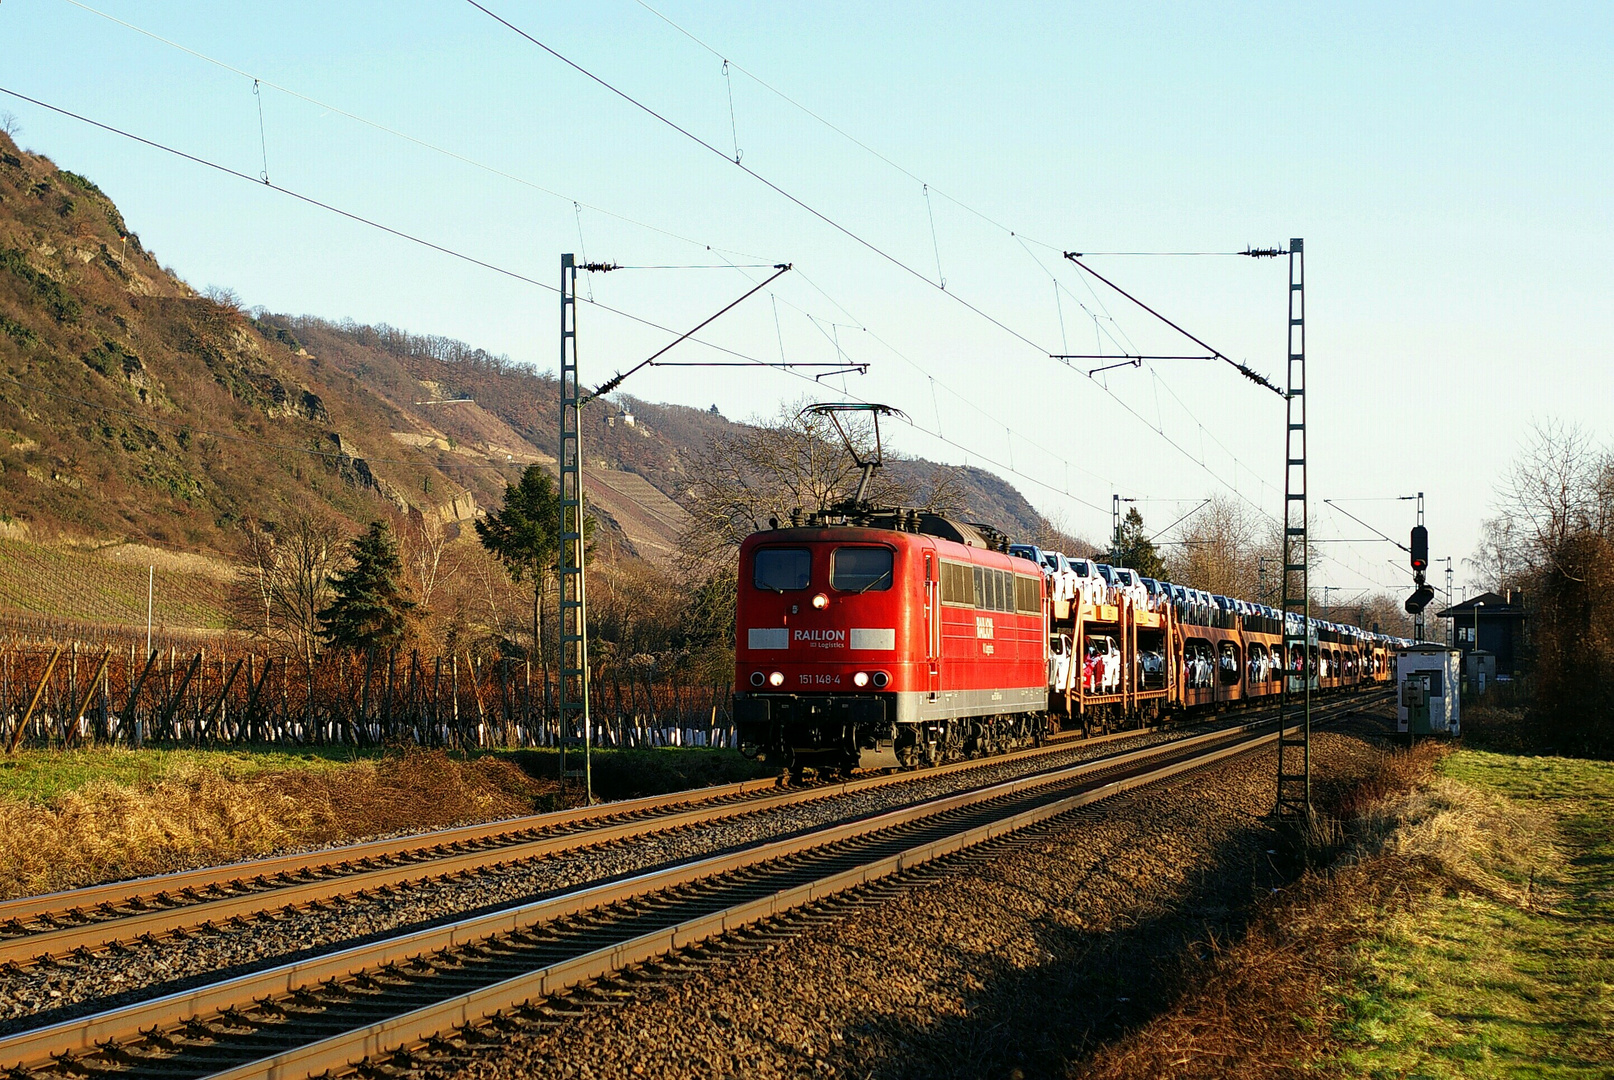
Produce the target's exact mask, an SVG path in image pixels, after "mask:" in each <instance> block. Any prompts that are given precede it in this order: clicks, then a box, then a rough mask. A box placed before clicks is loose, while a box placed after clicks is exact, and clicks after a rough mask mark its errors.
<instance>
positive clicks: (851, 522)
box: [734, 490, 1407, 771]
mask: <svg viewBox="0 0 1614 1080" xmlns="http://www.w3.org/2000/svg"><path fill="white" fill-rule="evenodd" d="M860 494H861V490H860ZM852 506H853V508H852V509H851V510H850V512H848V511H847V510H846V509H844V508H843V510H842V511H840V512H837V513H823V514H814V515H811V516H809V517H806V518H805V519H804V518H802V517H801V516H800V515H796V516H795V518H794V520H793V521H792V522H791V523H790V524H789V525H786V526H783V527H779V526H778V524H777V523H774V527H773V528H770V529H767V530H764V531H761V532H758V533H754V534H753V535H751V536H750V537H748V538H747V539H746V540H745V541H744V543H743V544H742V545H741V548H740V563H739V593H738V600H737V605H736V621H735V627H736V638H737V640H736V647H735V692H734V717H735V721H736V726H737V729H738V732H737V733H738V738H739V742H740V746H741V749H742V750H743V751H744V752H745V753H747V754H748V755H750V756H752V757H756V758H759V759H761V760H763V761H765V762H767V763H768V764H771V765H776V766H777V767H779V768H780V769H791V770H796V771H800V770H802V769H804V768H816V769H822V770H839V771H849V770H851V769H856V768H862V769H877V768H917V767H921V766H927V765H933V764H937V763H940V762H943V761H948V760H955V759H958V758H962V757H968V756H974V755H979V754H988V753H998V752H1003V751H1006V750H1008V749H1011V748H1013V747H1016V746H1020V745H1027V744H1031V743H1034V742H1037V741H1040V740H1041V739H1043V738H1045V737H1047V736H1048V735H1051V734H1053V733H1055V732H1058V731H1061V730H1073V729H1079V730H1081V731H1082V732H1085V733H1088V734H1092V733H1095V732H1098V731H1102V730H1109V729H1115V728H1120V727H1123V726H1126V725H1132V724H1140V725H1141V724H1157V723H1163V722H1167V721H1169V720H1171V719H1173V718H1178V717H1183V716H1187V715H1190V714H1193V713H1195V712H1200V711H1208V710H1215V709H1218V708H1223V707H1226V706H1228V705H1231V704H1235V703H1240V702H1252V701H1258V700H1260V699H1264V698H1276V696H1277V695H1278V694H1280V693H1281V692H1282V690H1283V679H1284V677H1285V674H1287V675H1288V676H1289V677H1290V679H1291V685H1292V686H1294V687H1298V686H1299V682H1300V680H1301V679H1302V678H1306V679H1309V680H1310V681H1311V684H1312V686H1313V687H1314V688H1315V689H1316V690H1317V691H1319V692H1321V691H1329V690H1335V689H1343V688H1349V687H1355V686H1359V685H1363V684H1370V683H1382V684H1385V685H1390V684H1391V683H1392V681H1393V679H1394V658H1393V654H1394V650H1395V649H1396V648H1398V647H1400V646H1404V645H1405V644H1407V643H1406V642H1403V641H1401V640H1400V639H1397V638H1391V637H1388V636H1385V635H1382V634H1376V633H1369V632H1367V631H1364V630H1362V629H1361V628H1359V627H1355V626H1345V625H1340V624H1336V623H1331V622H1324V621H1321V620H1316V619H1313V620H1311V621H1310V624H1309V626H1308V627H1307V628H1306V635H1305V636H1306V639H1307V641H1308V646H1307V648H1306V649H1302V648H1301V647H1300V646H1299V645H1295V646H1294V647H1293V648H1291V649H1289V650H1287V652H1286V649H1285V645H1284V627H1285V621H1284V620H1285V616H1284V614H1283V613H1282V612H1281V611H1278V610H1277V609H1275V608H1271V607H1267V606H1264V605H1260V604H1255V603H1252V602H1249V601H1246V600H1241V599H1236V598H1232V597H1225V596H1213V595H1211V594H1209V593H1205V592H1203V591H1200V590H1196V589H1190V588H1186V587H1184V586H1181V585H1175V584H1172V583H1170V582H1163V581H1155V580H1152V579H1149V578H1140V577H1139V576H1138V575H1137V574H1135V573H1133V572H1131V571H1127V570H1124V569H1120V568H1112V567H1109V566H1107V565H1104V564H1102V563H1095V562H1092V561H1090V560H1070V559H1066V558H1064V556H1062V555H1059V554H1057V553H1053V552H1042V551H1039V550H1038V549H1036V548H1033V547H1029V546H1025V545H1011V544H1010V543H1009V542H1008V540H1007V538H1006V537H1004V536H1003V535H1002V534H1001V533H999V532H998V531H997V530H995V529H993V528H990V527H988V526H986V525H981V524H971V523H966V522H962V521H955V520H952V519H950V518H948V517H945V516H943V515H940V514H935V513H930V512H927V511H920V510H900V509H899V510H891V509H887V510H881V509H873V508H868V507H866V506H861V507H860V506H856V505H855V504H852ZM1287 618H1288V620H1289V628H1290V630H1291V631H1292V633H1291V635H1290V636H1291V638H1292V639H1294V640H1298V639H1299V638H1300V636H1301V618H1302V617H1301V616H1300V615H1298V614H1294V613H1291V614H1289V615H1288V616H1287Z"/></svg>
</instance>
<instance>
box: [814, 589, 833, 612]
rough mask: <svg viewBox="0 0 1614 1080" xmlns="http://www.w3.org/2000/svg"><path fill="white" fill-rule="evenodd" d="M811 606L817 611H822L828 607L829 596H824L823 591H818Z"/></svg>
mask: <svg viewBox="0 0 1614 1080" xmlns="http://www.w3.org/2000/svg"><path fill="white" fill-rule="evenodd" d="M813 607H815V608H817V609H818V610H819V611H823V610H824V609H825V608H827V607H829V597H827V596H825V595H824V594H823V593H819V594H818V595H817V596H815V597H813Z"/></svg>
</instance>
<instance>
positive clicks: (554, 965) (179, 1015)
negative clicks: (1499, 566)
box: [0, 695, 1384, 1080]
mask: <svg viewBox="0 0 1614 1080" xmlns="http://www.w3.org/2000/svg"><path fill="white" fill-rule="evenodd" d="M1383 696H1384V695H1369V696H1368V697H1367V698H1365V699H1364V698H1357V699H1353V700H1351V701H1346V702H1340V703H1336V704H1333V705H1330V706H1329V707H1327V708H1325V709H1323V710H1320V711H1319V714H1318V718H1319V720H1326V719H1330V718H1337V717H1340V716H1344V715H1348V714H1350V713H1352V712H1355V711H1358V710H1360V709H1361V708H1363V707H1365V706H1366V705H1369V704H1372V703H1374V702H1375V701H1376V700H1380V699H1382V697H1383ZM1262 729H1264V730H1262ZM1276 737H1277V732H1276V729H1275V726H1274V725H1271V724H1266V725H1257V724H1245V725H1241V726H1239V727H1237V728H1231V729H1226V730H1222V731H1216V732H1209V733H1206V734H1203V735H1198V736H1194V737H1192V738H1187V739H1181V740H1174V741H1171V742H1168V743H1164V744H1160V745H1156V746H1151V747H1145V748H1141V749H1134V750H1129V751H1126V752H1124V753H1121V754H1118V755H1114V756H1111V757H1106V758H1102V759H1099V760H1095V761H1087V762H1080V763H1075V764H1069V765H1061V766H1057V767H1055V768H1052V769H1049V770H1046V771H1042V772H1038V773H1036V774H1033V775H1028V776H1023V777H1019V778H1015V779H1011V780H1005V781H1002V782H998V783H992V784H988V785H986V786H983V787H979V788H975V789H972V790H967V791H962V792H957V793H954V794H949V795H943V796H939V797H936V798H932V799H928V800H925V801H923V802H918V803H915V804H912V805H908V806H903V807H899V808H896V809H892V810H887V811H884V812H881V813H877V814H873V815H870V816H867V817H863V818H859V819H855V820H851V821H841V822H837V823H834V824H831V825H826V826H822V827H818V828H814V829H811V830H808V831H805V832H803V833H800V834H797V835H792V836H786V837H782V838H779V839H775V840H769V841H764V842H760V843H757V844H754V845H751V846H749V847H744V848H740V849H738V850H734V851H728V852H723V853H721V854H718V855H714V856H711V857H708V858H702V859H698V860H695V861H691V862H686V863H682V864H677V865H673V866H667V867H662V868H658V869H655V870H652V871H649V872H645V873H641V874H637V875H633V876H630V877H626V878H623V879H620V880H614V881H608V882H604V883H598V884H594V885H590V886H587V887H585V888H581V889H577V890H574V891H572V892H568V893H565V894H563V895H559V896H554V897H550V898H547V899H543V900H540V901H536V902H531V903H525V904H520V905H516V906H512V907H509V908H506V909H503V910H499V911H496V912H492V913H488V914H482V915H477V916H474V917H471V918H467V919H463V920H460V921H458V922H453V923H449V924H445V925H441V926H434V927H430V928H427V929H421V930H414V931H411V932H407V933H403V934H399V935H396V936H392V937H389V938H387V939H385V940H380V941H375V942H371V943H367V944H363V945H359V946H355V947H350V948H346V949H342V950H340V951H335V952H330V953H326V954H323V955H319V956H315V957H312V958H310V959H305V960H299V961H296V962H293V963H288V964H283V965H280V966H278V967H273V968H269V969H265V970H261V971H256V972H252V973H249V974H245V975H241V976H238V977H234V978H228V979H223V980H220V981H217V982H214V983H211V984H208V985H204V986H199V987H196V988H193V989H190V990H186V991H183V992H180V993H175V994H170V995H167V996H164V997H159V998H156V999H153V1000H149V1001H142V1002H137V1003H134V1004H131V1005H129V1006H126V1007H122V1008H117V1009H112V1010H108V1011H106V1012H102V1013H99V1014H95V1015H92V1016H88V1017H81V1018H77V1019H74V1020H70V1021H66V1022H63V1023H59V1024H55V1025H52V1026H48V1027H43V1028H38V1029H35V1030H32V1031H25V1032H20V1033H18V1034H15V1035H11V1036H8V1037H5V1038H0V1067H9V1068H10V1070H11V1075H12V1076H13V1077H19V1078H20V1077H44V1076H47V1075H57V1074H60V1075H77V1076H83V1075H92V1076H93V1075H101V1074H105V1075H109V1076H125V1075H126V1076H148V1075H149V1076H158V1075H160V1076H163V1077H170V1078H174V1080H182V1078H188V1077H203V1076H213V1077H246V1076H272V1077H294V1076H295V1077H303V1076H308V1075H311V1074H315V1073H320V1072H326V1071H337V1072H340V1071H343V1070H345V1069H348V1068H350V1067H353V1066H355V1065H357V1064H359V1063H361V1062H364V1061H369V1062H371V1063H372V1065H373V1066H378V1067H380V1068H381V1070H382V1071H383V1072H384V1071H386V1070H387V1069H389V1068H392V1067H402V1068H407V1067H409V1066H410V1064H411V1062H412V1061H413V1059H412V1058H411V1056H410V1054H411V1050H412V1048H418V1047H420V1046H422V1045H427V1044H429V1043H430V1042H431V1040H433V1039H436V1038H437V1037H438V1036H439V1034H440V1033H442V1032H446V1031H449V1030H450V1029H454V1028H464V1027H466V1026H468V1025H474V1024H476V1023H477V1022H478V1021H480V1020H481V1019H482V1018H484V1017H488V1016H490V1015H494V1014H498V1013H501V1012H507V1011H510V1010H523V1011H525V1012H526V1013H528V1014H531V1015H535V1016H538V1017H540V1018H541V1017H543V1016H544V1015H546V1014H545V1008H546V1006H545V1005H543V1004H542V1000H543V999H545V998H547V997H550V996H552V995H555V994H556V993H558V992H561V991H564V990H566V989H567V988H571V987H576V986H579V985H582V984H588V983H590V982H592V981H594V980H598V979H601V978H603V977H606V976H609V975H611V974H612V973H616V972H621V971H623V970H624V969H628V968H632V967H633V966H634V965H637V964H642V963H644V962H646V961H649V960H652V959H653V958H655V957H658V956H661V955H664V954H666V953H668V952H670V951H673V950H676V949H679V948H682V947H685V946H688V945H690V944H691V943H695V942H699V941H702V940H705V939H707V938H711V937H714V936H717V935H722V934H724V933H726V932H730V931H734V930H736V929H737V928H741V927H745V926H747V925H749V924H752V923H755V922H757V921H758V920H762V919H767V918H770V917H773V916H776V915H779V914H780V913H783V912H788V911H791V910H794V909H798V908H801V907H802V906H804V905H808V904H812V903H814V902H815V901H819V900H822V899H823V898H825V897H832V896H836V895H840V894H844V893H846V892H847V891H849V890H856V889H859V888H862V887H867V886H869V885H871V884H873V883H879V882H881V881H883V880H885V879H890V878H891V877H892V876H893V875H898V874H902V873H905V872H909V871H912V870H914V869H915V868H918V867H922V866H925V865H926V864H931V863H934V862H935V861H936V860H939V859H944V858H947V857H949V856H952V855H955V854H956V853H959V852H963V851H966V850H968V849H970V848H974V847H978V846H979V845H982V844H986V843H989V842H991V841H994V840H997V839H1000V838H1003V837H1005V836H1007V835H1009V834H1011V833H1014V832H1016V831H1018V830H1022V829H1025V828H1027V827H1029V826H1033V825H1036V824H1039V823H1043V822H1047V821H1049V820H1050V819H1053V818H1056V817H1060V816H1062V815H1064V814H1068V813H1070V812H1072V811H1074V810H1076V809H1078V808H1080V807H1082V806H1086V805H1089V804H1091V803H1093V802H1097V801H1098V800H1100V799H1103V798H1106V797H1109V796H1111V795H1114V794H1117V793H1120V792H1123V791H1127V790H1131V789H1133V788H1136V787H1140V786H1143V785H1145V784H1152V783H1158V782H1160V781H1162V780H1165V779H1169V778H1171V777H1177V776H1181V775H1183V774H1185V773H1187V772H1190V771H1192V770H1197V769H1201V768H1204V767H1206V766H1207V765H1210V764H1212V763H1214V762H1216V761H1220V760H1222V759H1224V758H1227V757H1230V756H1232V755H1235V754H1240V753H1245V752H1248V751H1250V750H1252V749H1255V748H1258V747H1260V746H1263V745H1266V744H1267V743H1270V742H1271V741H1273V740H1274V739H1275V738H1276ZM998 760H1001V759H998ZM870 779H879V778H870ZM857 782H858V781H853V782H852V783H857Z"/></svg>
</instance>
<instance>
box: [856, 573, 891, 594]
mask: <svg viewBox="0 0 1614 1080" xmlns="http://www.w3.org/2000/svg"><path fill="white" fill-rule="evenodd" d="M890 576H891V571H889V570H887V571H886V572H885V573H883V574H881V575H880V576H879V577H877V578H875V579H874V580H873V581H871V582H869V583H868V584H867V585H865V586H863V587H862V588H861V589H859V590H858V591H857V594H858V595H859V596H862V595H863V594H864V593H866V592H868V591H869V590H870V589H872V588H874V587H875V586H876V585H878V584H880V582H882V581H884V580H885V579H886V578H888V577H890Z"/></svg>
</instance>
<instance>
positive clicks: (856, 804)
mask: <svg viewBox="0 0 1614 1080" xmlns="http://www.w3.org/2000/svg"><path fill="white" fill-rule="evenodd" d="M1241 722H1243V721H1242V720H1234V719H1225V720H1222V721H1221V722H1219V723H1204V724H1199V725H1193V726H1189V727H1185V728H1182V729H1179V730H1178V731H1176V732H1173V733H1171V734H1162V733H1159V732H1150V733H1145V734H1141V735H1139V736H1137V737H1136V738H1130V739H1119V740H1116V741H1114V742H1109V743H1103V744H1099V745H1096V746H1092V745H1090V746H1081V745H1077V746H1073V747H1072V748H1071V749H1070V751H1069V752H1068V753H1061V754H1053V755H1049V756H1047V757H1042V758H1036V759H1032V760H1021V761H1005V762H1002V763H998V764H988V765H983V766H982V767H981V768H979V769H970V770H964V771H961V772H958V773H953V774H951V775H946V776H937V777H928V778H927V777H924V776H922V775H921V776H916V777H915V778H914V779H913V780H912V781H910V782H908V783H903V784H893V785H890V786H887V787H883V788H877V789H874V790H871V791H864V792H858V793H854V794H850V795H843V796H834V797H827V798H825V799H822V800H819V801H816V802H812V803H807V804H801V805H797V806H791V807H784V808H781V809H778V810H774V811H769V812H766V813H762V814H757V815H751V816H747V817H744V818H738V819H733V820H729V821H723V822H717V823H714V824H711V825H707V826H702V827H698V828H688V829H681V830H678V831H674V832H667V833H659V834H655V835H652V836H647V837H644V838H642V839H636V840H631V841H624V842H622V843H619V844H615V845H612V846H609V847H600V848H594V849H590V850H583V851H577V852H571V853H567V854H563V855H559V856H554V857H551V858H546V859H541V860H537V861H532V862H526V863H521V864H518V865H514V866H510V867H506V868H504V869H502V870H489V871H486V872H482V873H478V874H476V875H474V876H470V877H466V878H462V879H460V880H456V881H439V882H431V883H427V884H423V885H411V886H409V887H407V888H404V889H399V890H394V891H392V892H391V893H389V894H387V895H370V896H366V897H352V898H343V899H340V900H337V901H334V902H332V903H329V904H326V905H325V906H324V907H322V908H321V909H318V910H313V909H309V910H302V911H297V912H292V913H277V914H276V915H275V916H274V918H273V919H268V918H260V919H256V920H252V921H250V922H246V923H242V924H226V925H223V926H220V927H217V928H206V929H202V930H199V931H196V932H193V933H191V934H190V935H189V936H187V937H185V938H183V939H180V938H172V937H170V938H164V939H162V940H161V941H160V942H159V943H157V944H154V945H152V944H136V945H134V946H133V947H132V949H131V951H130V952H129V953H128V954H126V955H116V954H101V955H95V956H90V957H85V958H82V959H80V958H71V959H66V960H63V961H61V962H59V963H56V964H52V965H39V966H34V967H30V968H26V969H22V970H11V971H0V1034H4V1033H8V1032H12V1031H18V1030H22V1029H26V1028H31V1027H37V1026H40V1025H42V1024H46V1023H55V1022H58V1021H61V1020H67V1019H70V1018H72V1017H75V1016H81V1015H85V1014H87V1013H91V1012H96V1011H99V1010H101V1009H104V1008H108V1007H111V1006H114V1005H118V1004H122V1003H124V1002H128V1001H135V1000H143V999H146V998H150V997H152V996H155V995H157V994H161V993H168V992H172V991H175V990H180V989H184V988H186V987H189V986H192V985H197V984H199V983H202V982H208V981H212V980H214V979H216V978H219V977H221V976H223V975H226V974H235V973H239V972H245V971H249V970H253V969H256V968H262V967H266V966H269V965H271V964H275V963H284V962H286V961H288V960H292V959H296V958H299V957H302V956H307V955H311V954H314V953H318V952H324V951H329V950H330V949H331V948H333V947H336V946H339V945H351V944H357V943H359V942H361V941H367V940H372V939H374V938H376V937H379V936H383V935H387V934H393V933H397V932H399V931H400V930H404V929H413V928H418V927H424V926H429V925H432V924H436V923H442V922H447V921H451V920H454V919H458V918H463V917H464V916H466V915H468V914H470V913H473V912H479V911H485V910H489V909H492V908H497V907H504V906H508V905H511V904H518V903H523V902H527V901H530V900H533V899H536V898H538V897H541V896H544V895H548V894H552V893H555V892H559V891H565V890H569V889H574V888H577V887H578V886H581V885H585V884H589V883H593V882H598V881H603V880H606V879H609V878H613V877H617V876H620V875H624V874H630V873H638V872H642V871H645V870H649V869H652V868H656V867H660V866H665V865H667V864H669V863H676V862H682V861H686V860H689V859H694V858H700V857H705V856H708V855H713V854H717V853H718V852H722V851H727V850H732V849H734V848H737V847H743V846H747V845H750V844H755V843H758V842H761V841H763V840H768V839H772V838H776V837H780V836H785V835H789V834H792V833H796V832H799V831H801V830H804V829H811V828H816V827H820V826H823V825H826V824H830V823H833V822H838V821H845V820H848V819H852V818H857V817H862V816H865V815H868V814H872V813H877V812H880V811H884V810H889V809H893V808H895V807H899V806H906V805H910V804H912V803H914V802H918V801H921V800H924V799H929V798H935V797H937V796H940V795H945V794H950V793H952V792H957V791H962V790H965V789H968V788H972V787H977V786H980V785H983V784H987V783H993V782H996V781H999V780H1004V779H1009V778H1012V777H1016V776H1023V775H1025V774H1027V773H1031V772H1036V771H1041V770H1045V769H1048V768H1051V767H1054V766H1056V765H1058V764H1069V763H1072V762H1076V761H1084V760H1089V759H1092V758H1095V757H1102V756H1108V755H1112V754H1116V753H1120V752H1122V751H1125V750H1130V749H1136V748H1138V747H1143V746H1151V745H1155V744H1158V743H1161V742H1166V741H1169V740H1170V739H1172V738H1178V737H1181V736H1183V735H1188V734H1197V733H1199V732H1201V731H1207V730H1213V729H1214V728H1217V727H1224V726H1229V725H1231V724H1234V723H1241Z"/></svg>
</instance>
